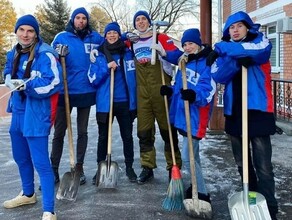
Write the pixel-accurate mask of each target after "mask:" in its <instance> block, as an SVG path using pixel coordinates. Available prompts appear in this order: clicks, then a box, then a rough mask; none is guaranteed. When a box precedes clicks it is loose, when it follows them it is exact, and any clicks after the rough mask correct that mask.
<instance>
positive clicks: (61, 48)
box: [55, 44, 69, 57]
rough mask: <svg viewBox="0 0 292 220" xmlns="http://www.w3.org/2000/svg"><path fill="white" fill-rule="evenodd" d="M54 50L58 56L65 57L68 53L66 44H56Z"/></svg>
mask: <svg viewBox="0 0 292 220" xmlns="http://www.w3.org/2000/svg"><path fill="white" fill-rule="evenodd" d="M55 51H56V52H57V53H58V54H59V56H61V57H65V56H66V55H67V54H68V53H69V48H68V45H65V44H57V45H56V48H55Z"/></svg>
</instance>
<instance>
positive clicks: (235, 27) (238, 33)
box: [229, 21, 248, 41]
mask: <svg viewBox="0 0 292 220" xmlns="http://www.w3.org/2000/svg"><path fill="white" fill-rule="evenodd" d="M247 32H248V29H247V27H246V26H245V25H244V23H243V22H241V21H240V22H236V23H234V24H232V25H230V27H229V35H230V38H231V39H232V40H234V41H240V40H241V39H243V38H244V37H245V36H246V35H247Z"/></svg>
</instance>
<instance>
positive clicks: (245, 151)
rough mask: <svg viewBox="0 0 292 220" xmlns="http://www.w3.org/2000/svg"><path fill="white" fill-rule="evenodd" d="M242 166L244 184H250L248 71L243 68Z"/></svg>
mask: <svg viewBox="0 0 292 220" xmlns="http://www.w3.org/2000/svg"><path fill="white" fill-rule="evenodd" d="M241 75H242V76H241V77H242V163H243V164H242V166H243V183H246V184H248V115H247V69H246V68H245V67H244V66H242V73H241Z"/></svg>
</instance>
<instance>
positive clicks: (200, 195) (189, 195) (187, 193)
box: [185, 184, 211, 204]
mask: <svg viewBox="0 0 292 220" xmlns="http://www.w3.org/2000/svg"><path fill="white" fill-rule="evenodd" d="M192 197H193V195H192V184H191V185H190V186H189V188H187V190H186V191H185V199H191V198H192ZM198 199H199V200H203V201H205V202H208V203H210V204H211V199H210V194H209V193H208V194H207V195H206V194H203V193H200V192H198Z"/></svg>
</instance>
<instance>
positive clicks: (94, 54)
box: [89, 49, 98, 63]
mask: <svg viewBox="0 0 292 220" xmlns="http://www.w3.org/2000/svg"><path fill="white" fill-rule="evenodd" d="M97 56H98V50H97V49H93V50H92V51H91V52H90V55H89V58H90V62H91V63H95V61H96V57H97Z"/></svg>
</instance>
